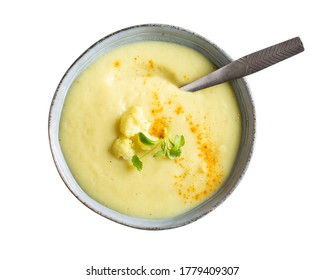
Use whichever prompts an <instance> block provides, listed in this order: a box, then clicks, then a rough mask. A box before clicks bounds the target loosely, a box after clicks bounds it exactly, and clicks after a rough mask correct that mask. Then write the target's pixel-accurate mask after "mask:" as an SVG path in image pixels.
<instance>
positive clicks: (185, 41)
mask: <svg viewBox="0 0 325 280" xmlns="http://www.w3.org/2000/svg"><path fill="white" fill-rule="evenodd" d="M138 41H164V42H172V43H177V44H180V45H184V46H187V47H190V48H193V49H195V50H197V51H198V52H200V53H201V54H203V55H204V56H206V57H207V58H208V59H209V60H210V61H212V62H213V63H214V64H215V65H216V66H217V67H218V68H220V67H222V66H223V65H225V64H228V63H230V62H231V61H232V59H231V58H230V57H229V56H228V55H227V54H226V53H225V52H224V51H223V50H222V49H220V48H219V47H218V46H216V45H215V44H213V43H211V42H209V41H208V40H206V39H205V38H203V37H202V36H200V35H198V34H195V33H193V32H191V31H188V30H185V29H182V28H179V27H175V26H169V25H155V24H149V25H139V26H133V27H130V28H126V29H123V30H120V31H118V32H115V33H113V34H111V35H108V36H106V37H104V38H103V39H101V40H99V41H98V42H96V43H95V44H94V45H92V46H91V47H90V48H88V49H87V50H86V51H85V52H84V53H83V54H82V55H81V56H80V57H79V58H78V59H77V60H76V61H75V62H74V63H73V64H72V65H71V67H70V68H69V69H68V70H67V72H66V73H65V75H64V76H63V78H62V80H61V81H60V83H59V85H58V87H57V90H56V92H55V94H54V97H53V101H52V104H51V108H50V113H49V140H50V147H51V151H52V155H53V159H54V162H55V165H56V167H57V169H58V171H59V174H60V176H61V177H62V179H63V181H64V182H65V184H66V185H67V187H68V188H69V189H70V191H71V192H72V193H73V194H74V195H75V196H76V197H77V198H78V199H79V200H80V201H81V202H82V203H84V204H85V205H86V206H87V207H89V208H90V209H92V210H94V211H95V212H97V213H98V214H100V215H102V216H104V217H106V218H108V219H111V220H113V221H116V222H118V223H121V224H124V225H127V226H131V227H135V228H140V229H169V228H175V227H179V226H183V225H186V224H188V223H190V222H193V221H195V220H197V219H198V218H200V217H202V216H203V215H205V214H207V213H208V212H210V211H212V210H213V209H214V208H215V207H217V206H218V205H219V204H220V203H222V202H223V201H224V200H225V199H226V198H227V197H228V196H229V195H230V194H231V192H232V191H233V190H234V189H235V187H236V186H237V184H238V182H239V181H240V179H241V178H242V176H243V174H244V172H245V170H246V168H247V165H248V162H249V159H250V157H251V153H252V149H253V143H254V134H255V110H254V105H253V102H252V98H251V94H250V90H249V87H248V85H247V83H246V81H245V80H244V79H237V80H235V81H233V82H232V86H233V89H234V91H235V94H236V97H237V100H238V104H239V107H240V110H241V115H242V136H241V143H240V147H239V152H238V155H237V159H236V161H235V164H234V166H233V168H232V172H231V174H230V175H229V177H228V178H227V180H226V182H225V183H224V184H223V186H222V187H221V188H220V189H219V191H217V192H216V193H215V194H214V195H213V196H211V197H210V198H209V199H208V200H206V201H204V202H203V203H202V204H200V205H198V206H197V207H195V208H193V209H192V210H190V211H189V212H186V213H184V214H182V215H179V216H176V217H172V218H168V219H157V220H152V219H141V218H135V217H130V216H127V215H124V214H121V213H118V212H116V211H114V210H112V209H109V208H107V207H105V206H103V205H101V204H99V203H98V202H96V201H95V200H93V199H92V198H91V197H89V196H88V195H87V194H86V193H85V192H84V191H83V190H82V188H81V187H80V186H79V185H78V183H77V182H76V180H75V179H74V177H73V175H72V174H71V172H70V170H69V167H68V166H67V163H66V162H65V159H64V156H63V154H62V151H61V148H60V143H59V125H60V116H61V112H62V108H63V104H64V101H65V98H66V95H67V93H68V90H69V88H70V86H71V84H72V82H73V81H74V79H75V78H76V77H77V76H79V74H80V73H81V72H82V71H84V70H85V69H86V68H87V67H88V66H89V65H90V64H92V63H93V62H94V61H95V60H97V59H98V57H100V56H101V55H103V54H105V53H107V52H109V51H110V50H113V49H115V48H117V47H119V46H122V45H125V44H130V43H133V42H138Z"/></svg>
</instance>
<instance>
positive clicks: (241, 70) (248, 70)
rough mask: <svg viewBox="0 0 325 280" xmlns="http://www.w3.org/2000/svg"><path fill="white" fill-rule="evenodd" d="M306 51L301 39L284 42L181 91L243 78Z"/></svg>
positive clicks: (243, 58)
mask: <svg viewBox="0 0 325 280" xmlns="http://www.w3.org/2000/svg"><path fill="white" fill-rule="evenodd" d="M302 51H304V46H303V44H302V42H301V40H300V38H299V37H296V38H293V39H290V40H287V41H284V42H282V43H279V44H276V45H274V46H271V47H268V48H265V49H262V50H260V51H257V52H254V53H251V54H249V55H246V56H244V57H242V58H240V59H238V60H235V61H233V62H231V63H229V64H227V65H225V66H224V67H222V68H219V69H218V70H216V71H214V72H212V73H210V74H208V75H207V76H204V77H202V78H200V79H198V80H196V81H194V82H192V83H190V84H188V85H186V86H183V87H182V88H181V89H182V90H186V91H197V90H200V89H203V88H208V87H211V86H214V85H217V84H221V83H224V82H227V81H231V80H234V79H238V78H242V77H245V76H248V75H250V74H253V73H255V72H257V71H260V70H262V69H264V68H267V67H269V66H271V65H273V64H276V63H278V62H280V61H282V60H285V59H287V58H289V57H291V56H294V55H296V54H298V53H300V52H302Z"/></svg>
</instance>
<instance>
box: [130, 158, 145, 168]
mask: <svg viewBox="0 0 325 280" xmlns="http://www.w3.org/2000/svg"><path fill="white" fill-rule="evenodd" d="M131 161H132V164H133V166H134V167H135V168H136V169H137V170H138V171H141V170H142V165H143V164H142V161H141V160H140V158H139V157H138V156H137V155H134V156H133V157H132V159H131Z"/></svg>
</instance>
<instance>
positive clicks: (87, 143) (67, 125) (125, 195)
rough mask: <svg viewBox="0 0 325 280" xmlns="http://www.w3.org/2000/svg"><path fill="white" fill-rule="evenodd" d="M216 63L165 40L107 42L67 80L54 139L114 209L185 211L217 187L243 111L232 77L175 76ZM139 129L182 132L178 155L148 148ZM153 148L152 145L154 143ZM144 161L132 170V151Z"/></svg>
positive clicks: (90, 190) (230, 159)
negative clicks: (198, 85) (202, 81)
mask: <svg viewBox="0 0 325 280" xmlns="http://www.w3.org/2000/svg"><path fill="white" fill-rule="evenodd" d="M213 70H215V66H214V65H213V64H212V63H211V62H210V61H209V60H208V59H206V58H205V57H204V56H203V55H201V54H200V53H198V52H197V51H195V50H193V49H190V48H187V47H184V46H180V45H177V44H173V43H166V42H138V43H132V44H129V45H125V46H122V47H119V48H117V49H114V50H112V51H110V52H108V53H107V54H105V55H103V56H102V57H100V58H99V59H98V60H97V61H95V62H94V63H93V64H91V65H90V66H89V67H88V68H87V69H86V70H85V71H84V72H83V73H81V74H80V76H79V77H77V79H76V80H75V81H74V82H73V84H72V85H71V87H70V89H69V92H68V94H67V97H66V100H65V103H64V107H63V110H62V115H61V120H60V131H59V135H60V145H61V148H62V152H63V154H64V157H65V159H66V161H67V164H68V166H69V168H70V170H71V172H72V174H73V176H74V177H75V179H76V181H77V182H78V184H79V185H80V186H81V187H82V188H83V190H84V191H85V192H86V193H87V194H88V195H89V196H90V197H92V198H93V199H94V200H96V201H98V202H99V203H101V204H103V205H105V206H107V207H109V208H111V209H113V210H115V211H118V212H120V213H123V214H126V215H129V216H135V217H141V218H152V219H160V218H166V217H172V216H175V215H178V214H181V213H184V212H186V211H188V210H189V209H191V208H193V207H195V206H197V205H198V204H200V203H202V202H203V201H204V200H206V199H207V198H209V197H210V196H211V195H213V193H215V192H216V191H217V190H218V189H219V188H220V186H221V185H222V183H223V182H224V181H225V179H226V178H227V176H228V175H229V173H230V171H231V168H232V166H233V164H234V161H235V159H236V155H237V151H238V147H239V143H240V136H241V115H240V110H239V106H238V104H237V100H236V96H235V94H234V92H233V89H232V87H231V85H230V84H229V83H224V84H221V85H218V86H214V87H212V88H209V89H205V90H201V91H198V92H195V93H191V92H186V91H182V90H180V89H179V87H180V86H182V85H184V84H186V83H189V82H191V81H193V80H195V79H197V78H199V77H201V76H203V75H206V74H208V73H210V72H211V71H213ZM138 132H143V133H144V134H145V135H146V136H147V137H149V138H150V139H154V140H155V141H156V140H157V141H158V140H159V139H161V138H163V137H164V136H166V135H168V136H169V137H170V139H175V137H176V135H179V136H180V135H182V136H183V137H184V139H185V144H184V146H182V147H181V154H180V156H179V157H176V158H175V159H169V158H167V157H165V156H159V157H153V154H154V153H156V152H157V151H159V150H160V149H161V144H158V145H154V146H152V147H150V148H148V147H142V148H143V149H141V143H140V144H139V142H137V137H138ZM151 149H152V150H151ZM135 154H136V155H137V156H138V158H139V159H141V162H142V164H143V166H142V170H140V171H139V170H137V169H136V168H135V167H134V166H133V164H132V161H131V158H132V156H133V155H135Z"/></svg>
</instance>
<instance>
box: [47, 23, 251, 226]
mask: <svg viewBox="0 0 325 280" xmlns="http://www.w3.org/2000/svg"><path fill="white" fill-rule="evenodd" d="M145 28H151V29H154V30H161V29H166V30H170V31H174V32H180V33H185V34H188V35H189V36H192V37H193V38H194V37H196V38H198V39H200V40H201V41H203V42H206V43H207V44H208V45H209V46H211V47H213V48H214V49H215V50H216V51H217V52H218V53H221V54H222V55H223V56H224V57H225V58H226V59H227V60H228V63H229V62H231V61H233V59H232V58H231V57H230V56H229V55H228V54H227V53H226V52H225V51H224V50H223V49H221V48H220V47H219V46H217V45H216V44H215V43H213V42H211V41H210V40H208V39H206V38H205V37H203V36H202V35H199V34H197V33H195V32H193V31H190V30H188V29H185V28H182V27H178V26H175V25H168V24H156V23H147V24H138V25H133V26H129V27H126V28H122V29H119V30H117V31H115V32H112V33H110V34H108V35H106V36H104V37H102V38H101V39H99V40H98V41H96V42H95V43H93V44H92V45H91V46H90V47H88V48H87V49H86V50H85V51H84V52H82V54H81V55H79V56H78V57H77V59H75V61H74V62H73V63H72V64H71V65H70V67H68V69H67V70H66V71H65V73H64V75H63V76H62V78H61V80H60V82H59V84H58V86H57V88H56V90H55V93H54V95H53V98H52V101H51V105H50V110H49V115H48V139H49V144H50V150H51V154H52V158H53V161H54V164H55V166H56V169H57V171H58V173H59V175H60V177H61V179H62V180H63V182H64V184H65V185H66V186H67V188H68V189H69V190H70V192H71V193H72V194H73V195H74V196H75V197H76V198H77V199H78V200H79V201H80V202H81V203H83V204H84V205H85V206H86V207H88V208H89V209H91V210H92V211H94V212H95V213H97V214H99V215H101V216H103V217H105V218H107V219H109V220H111V221H114V222H116V223H119V224H122V225H125V226H128V227H132V228H136V229H143V230H166V229H173V228H177V227H181V226H185V225H188V224H190V223H192V222H194V221H196V220H198V219H200V218H202V217H203V216H205V215H207V214H208V213H210V212H211V211H213V210H214V209H215V208H217V207H218V206H219V205H220V204H222V203H223V202H224V201H225V200H226V199H227V198H228V197H229V196H230V195H231V194H232V192H233V191H234V190H235V189H236V187H237V186H238V184H239V182H240V181H241V179H242V178H243V176H244V174H245V173H246V171H247V168H248V165H249V163H250V161H251V157H252V153H253V150H254V146H255V133H256V112H255V105H254V101H253V99H252V96H251V90H250V87H249V85H248V83H247V81H246V79H245V78H240V79H238V80H235V81H233V82H231V83H232V86H233V87H234V85H235V84H236V83H241V85H242V86H243V87H244V88H245V89H246V95H247V96H246V98H247V100H248V102H249V106H250V112H249V113H250V114H251V120H250V122H251V123H250V125H251V127H250V135H249V136H250V138H249V140H248V141H249V145H248V147H247V149H248V150H247V152H246V154H247V155H246V159H245V162H244V165H243V166H242V167H241V170H240V172H239V175H238V177H237V178H236V180H235V182H233V183H232V184H231V187H230V189H229V190H228V191H227V192H226V194H225V195H223V197H222V199H221V200H218V201H216V202H214V203H212V205H210V206H209V207H208V209H205V210H203V211H201V212H200V211H199V210H200V208H201V207H203V204H204V205H205V204H207V201H213V200H214V198H215V195H216V193H218V192H219V191H217V192H216V193H215V194H214V195H212V196H211V197H210V198H209V199H207V200H205V201H203V202H202V203H201V204H199V205H198V206H196V207H194V208H193V209H191V210H189V211H187V212H185V213H183V214H180V215H178V216H175V217H171V218H166V219H143V218H138V217H132V216H128V215H125V214H121V213H118V212H116V211H114V210H112V209H110V208H108V207H106V206H103V205H101V204H99V203H98V202H97V201H95V200H94V199H92V198H91V197H90V196H89V195H88V194H86V193H85V192H84V191H83V189H82V187H81V186H80V185H79V184H78V183H77V182H76V181H75V180H74V178H73V175H72V174H71V173H70V176H72V178H67V175H66V174H65V171H64V170H63V169H62V166H61V161H62V160H63V162H65V159H64V156H63V154H62V152H61V154H59V155H58V154H57V150H56V149H57V146H59V143H56V141H57V140H58V139H56V138H58V131H57V130H55V131H53V126H56V128H58V126H59V123H60V117H61V113H60V115H59V120H58V121H57V120H55V119H54V116H53V115H54V112H55V110H56V106H57V102H58V96H59V94H60V89H61V88H62V87H63V86H64V82H65V79H67V76H68V75H69V73H70V72H71V71H72V70H73V68H74V67H76V65H77V64H78V63H79V62H80V60H81V59H83V58H84V57H85V56H86V55H87V54H88V53H89V52H91V51H92V50H93V49H94V48H96V47H97V46H98V45H99V44H102V43H103V42H105V41H107V40H110V38H112V37H114V36H118V35H120V34H123V33H126V32H130V31H132V30H136V29H145ZM217 66H218V67H219V65H217ZM82 71H83V70H81V71H80V72H82ZM80 72H79V73H80ZM78 75H79V74H76V75H75V76H78ZM68 89H69V87H68V88H67V89H66V91H68ZM234 91H235V90H234ZM236 97H237V99H238V96H237V94H236ZM65 98H66V94H65V95H64V99H63V101H61V102H63V103H64V100H65ZM62 106H63V105H62ZM61 109H62V108H61ZM242 109H243V108H240V110H241V113H242ZM244 109H245V108H244ZM243 121H244V120H242V122H243ZM56 122H57V123H56ZM54 123H55V124H54ZM56 132H57V133H56ZM241 138H242V137H241ZM241 142H243V139H241ZM240 145H242V143H241V144H240ZM59 149H60V148H59ZM238 154H239V152H238ZM60 157H61V159H60ZM237 157H238V155H237ZM237 161H238V159H237V158H236V161H235V163H237ZM232 173H233V171H231V172H230V175H231V174H232ZM230 175H229V176H230ZM70 180H73V181H74V182H73V184H76V185H77V187H78V188H79V190H81V191H82V192H83V193H84V194H82V192H81V194H80V193H77V192H76V190H75V189H74V188H73V186H72V185H71V184H72V183H71V181H70ZM222 188H223V187H221V188H220V189H222ZM107 211H108V213H107ZM114 212H115V213H114ZM193 212H199V214H196V215H194V216H193V217H191V213H192V214H193ZM185 214H186V215H187V216H189V217H190V218H186V219H185V220H184V219H183V220H181V221H178V220H176V218H177V217H180V216H184V215H185ZM121 217H123V218H122V219H121ZM172 220H175V221H172ZM167 221H168V222H167ZM151 224H152V225H151Z"/></svg>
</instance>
